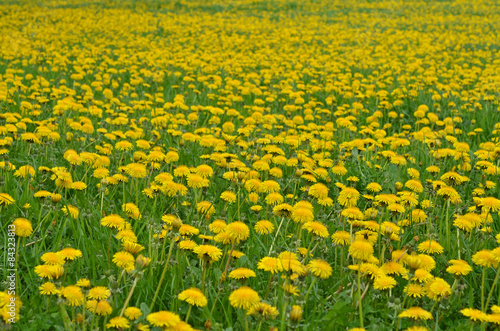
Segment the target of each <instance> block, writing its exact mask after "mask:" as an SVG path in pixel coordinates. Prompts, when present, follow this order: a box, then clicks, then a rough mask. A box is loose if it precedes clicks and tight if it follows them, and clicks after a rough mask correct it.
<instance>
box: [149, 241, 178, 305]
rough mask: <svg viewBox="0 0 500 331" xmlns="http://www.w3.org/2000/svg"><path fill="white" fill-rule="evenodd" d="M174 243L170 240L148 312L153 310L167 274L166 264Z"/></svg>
mask: <svg viewBox="0 0 500 331" xmlns="http://www.w3.org/2000/svg"><path fill="white" fill-rule="evenodd" d="M174 242H175V237H172V239H171V240H170V248H169V249H168V256H167V261H166V262H165V267H164V268H163V272H162V273H161V277H160V282H159V283H158V287H157V288H156V292H155V295H154V297H153V301H151V305H150V306H149V311H152V310H153V307H154V305H155V302H156V298H157V297H158V294H159V293H160V288H161V284H162V283H163V279H164V278H165V274H166V273H167V269H168V263H169V262H170V257H171V256H172V250H173V248H174Z"/></svg>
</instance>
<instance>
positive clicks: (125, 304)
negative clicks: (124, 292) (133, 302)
mask: <svg viewBox="0 0 500 331" xmlns="http://www.w3.org/2000/svg"><path fill="white" fill-rule="evenodd" d="M138 280H139V277H136V278H135V279H134V284H132V288H131V289H130V291H129V292H128V296H127V299H126V300H125V303H124V304H123V308H122V311H121V312H120V317H122V316H123V313H125V309H127V306H128V303H129V301H130V298H132V294H133V293H134V290H135V287H136V285H137V281H138Z"/></svg>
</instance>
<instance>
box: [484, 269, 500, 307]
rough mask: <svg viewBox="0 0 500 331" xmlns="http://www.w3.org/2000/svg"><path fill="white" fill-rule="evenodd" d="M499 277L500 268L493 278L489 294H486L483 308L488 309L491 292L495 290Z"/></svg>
mask: <svg viewBox="0 0 500 331" xmlns="http://www.w3.org/2000/svg"><path fill="white" fill-rule="evenodd" d="M499 275H500V267H499V268H498V270H497V274H496V276H495V280H494V281H493V285H492V286H491V290H490V293H489V294H488V299H486V305H485V308H486V309H488V304H489V303H490V299H491V296H492V295H493V290H494V289H495V286H496V285H497V281H498V276H499Z"/></svg>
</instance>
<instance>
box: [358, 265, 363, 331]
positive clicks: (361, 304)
mask: <svg viewBox="0 0 500 331" xmlns="http://www.w3.org/2000/svg"><path fill="white" fill-rule="evenodd" d="M358 300H359V323H360V324H361V328H363V327H364V326H363V302H362V301H361V261H359V263H358Z"/></svg>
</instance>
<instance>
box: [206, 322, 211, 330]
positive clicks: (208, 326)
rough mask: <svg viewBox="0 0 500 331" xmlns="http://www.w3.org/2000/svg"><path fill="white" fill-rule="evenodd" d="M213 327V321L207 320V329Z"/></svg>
mask: <svg viewBox="0 0 500 331" xmlns="http://www.w3.org/2000/svg"><path fill="white" fill-rule="evenodd" d="M211 329H212V322H211V321H210V320H207V321H206V322H205V330H211Z"/></svg>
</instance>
